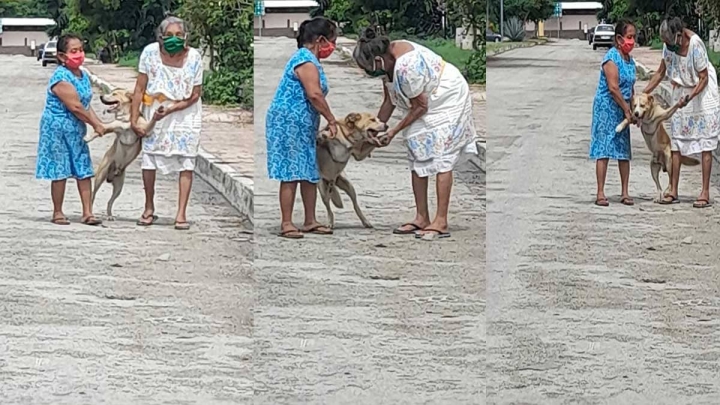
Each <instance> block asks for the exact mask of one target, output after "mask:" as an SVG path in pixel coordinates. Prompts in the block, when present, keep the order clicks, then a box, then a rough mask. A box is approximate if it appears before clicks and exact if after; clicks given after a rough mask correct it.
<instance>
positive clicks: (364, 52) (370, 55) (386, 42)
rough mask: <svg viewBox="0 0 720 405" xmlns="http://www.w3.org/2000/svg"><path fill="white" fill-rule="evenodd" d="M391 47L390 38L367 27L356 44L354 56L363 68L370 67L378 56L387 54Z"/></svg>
mask: <svg viewBox="0 0 720 405" xmlns="http://www.w3.org/2000/svg"><path fill="white" fill-rule="evenodd" d="M389 47H390V38H388V37H385V36H377V34H376V33H375V30H374V29H372V28H366V29H365V30H364V31H363V33H362V35H361V36H360V39H358V41H357V45H355V51H354V52H353V58H354V59H355V62H356V63H357V64H358V65H359V66H360V67H362V68H366V69H370V68H371V67H372V65H373V61H374V60H375V58H376V57H377V56H382V55H385V54H386V53H387V51H388V48H389Z"/></svg>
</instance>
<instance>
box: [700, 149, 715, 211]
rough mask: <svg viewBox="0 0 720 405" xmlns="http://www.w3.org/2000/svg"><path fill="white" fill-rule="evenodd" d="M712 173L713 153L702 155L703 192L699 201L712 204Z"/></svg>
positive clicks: (708, 152)
mask: <svg viewBox="0 0 720 405" xmlns="http://www.w3.org/2000/svg"><path fill="white" fill-rule="evenodd" d="M711 172H712V152H710V151H707V152H703V153H702V190H700V196H698V198H697V199H698V200H702V201H707V202H708V203H709V202H710V173H711Z"/></svg>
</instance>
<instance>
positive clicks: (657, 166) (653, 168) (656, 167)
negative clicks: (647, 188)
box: [650, 158, 664, 203]
mask: <svg viewBox="0 0 720 405" xmlns="http://www.w3.org/2000/svg"><path fill="white" fill-rule="evenodd" d="M655 159H657V158H655ZM655 159H653V161H652V162H651V163H650V173H651V174H652V178H653V181H654V182H655V189H656V191H657V196H656V197H655V199H654V200H653V201H654V202H656V203H659V202H660V201H662V199H663V197H664V196H663V190H662V186H660V170H662V164H661V163H660V162H657V161H655Z"/></svg>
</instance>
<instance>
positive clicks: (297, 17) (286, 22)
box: [253, 12, 310, 30]
mask: <svg viewBox="0 0 720 405" xmlns="http://www.w3.org/2000/svg"><path fill="white" fill-rule="evenodd" d="M309 19H310V13H275V12H273V13H267V14H265V15H264V16H263V17H262V20H263V21H264V22H265V25H264V26H262V25H261V23H260V19H259V18H258V17H255V19H254V22H253V28H254V29H259V28H260V27H261V26H262V28H263V30H266V29H267V30H271V29H277V28H282V29H288V28H289V29H291V30H292V28H293V23H297V25H298V27H299V26H300V24H301V23H302V22H303V21H305V20H309Z"/></svg>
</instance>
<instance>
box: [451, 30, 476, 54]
mask: <svg viewBox="0 0 720 405" xmlns="http://www.w3.org/2000/svg"><path fill="white" fill-rule="evenodd" d="M473 40H474V36H473V34H472V32H471V31H470V29H465V28H458V29H456V30H455V46H457V47H458V48H460V49H473Z"/></svg>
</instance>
